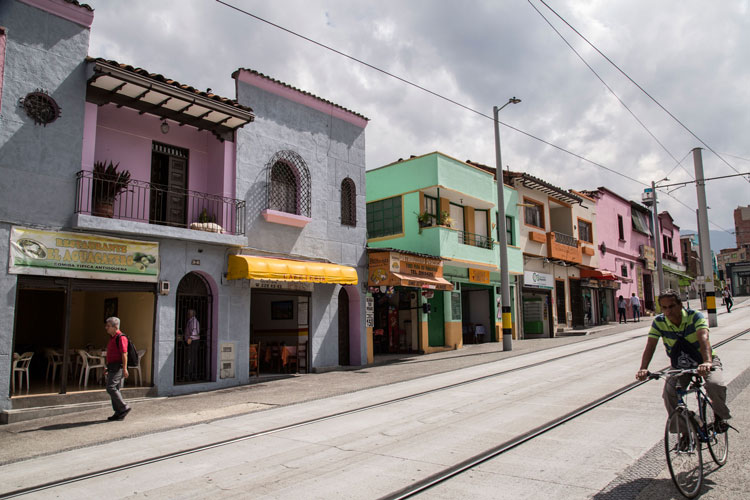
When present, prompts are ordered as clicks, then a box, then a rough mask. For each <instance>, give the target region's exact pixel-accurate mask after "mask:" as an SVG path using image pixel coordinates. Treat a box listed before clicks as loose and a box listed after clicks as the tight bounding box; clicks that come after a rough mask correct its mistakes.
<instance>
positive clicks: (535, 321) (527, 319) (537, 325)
mask: <svg viewBox="0 0 750 500" xmlns="http://www.w3.org/2000/svg"><path fill="white" fill-rule="evenodd" d="M551 306H552V296H551V293H550V292H548V291H546V290H539V289H533V290H532V289H529V288H526V289H524V291H523V296H522V314H523V338H532V339H533V338H540V337H553V336H554V335H553V330H552V308H551Z"/></svg>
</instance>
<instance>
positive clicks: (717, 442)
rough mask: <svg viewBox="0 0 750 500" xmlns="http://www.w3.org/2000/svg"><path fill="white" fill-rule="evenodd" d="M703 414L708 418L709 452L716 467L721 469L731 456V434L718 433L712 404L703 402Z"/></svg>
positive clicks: (726, 432)
mask: <svg viewBox="0 0 750 500" xmlns="http://www.w3.org/2000/svg"><path fill="white" fill-rule="evenodd" d="M703 414H704V415H705V416H706V433H707V434H708V435H707V437H708V452H709V453H711V458H713V459H714V462H716V465H718V466H719V467H721V466H722V465H724V464H725V463H727V457H728V456H729V432H728V431H726V430H725V431H724V432H717V431H716V428H715V427H714V422H716V415H715V414H714V409H713V407H712V406H711V404H710V403H708V402H707V401H705V400H704V401H703Z"/></svg>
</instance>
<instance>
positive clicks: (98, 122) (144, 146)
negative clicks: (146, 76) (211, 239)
mask: <svg viewBox="0 0 750 500" xmlns="http://www.w3.org/2000/svg"><path fill="white" fill-rule="evenodd" d="M161 123H162V120H161V119H159V118H158V117H156V116H152V115H149V114H144V115H139V114H138V112H137V111H135V110H132V109H128V108H117V107H116V106H114V105H111V104H108V105H105V106H101V107H99V106H96V105H94V104H90V103H87V104H86V118H85V123H84V152H83V161H82V168H83V169H84V170H91V169H92V168H93V163H94V162H95V161H106V162H109V161H110V160H111V161H113V162H115V163H118V162H119V163H120V168H121V169H127V170H129V171H130V174H131V179H133V180H140V181H144V182H150V181H151V150H152V141H157V142H161V143H164V144H169V145H172V146H177V147H180V148H184V149H187V150H189V162H188V189H189V190H191V191H197V192H200V193H208V194H213V195H218V196H223V197H229V198H234V197H235V176H236V174H235V148H234V143H233V142H229V141H224V142H221V141H219V140H218V139H217V138H216V137H215V136H214V135H213V134H211V133H210V132H207V131H198V130H197V129H196V128H193V127H190V126H187V125H186V126H183V127H180V126H179V124H178V123H175V122H171V121H169V120H167V123H168V124H169V127H170V128H169V132H168V133H166V134H163V133H162V132H161V128H160V127H161ZM92 143H93V156H92V153H91V151H92V147H91V145H92ZM118 203H119V202H118ZM145 203H148V200H146V201H145ZM190 206H191V204H190V203H188V207H190ZM216 215H217V216H218V217H220V219H224V218H225V217H226V215H227V214H225V217H221V214H220V213H219V214H216ZM197 217H198V214H197V213H196V214H194V213H189V214H188V221H189V222H190V221H194V220H197ZM217 222H219V223H220V224H221V223H230V224H231V221H226V220H217Z"/></svg>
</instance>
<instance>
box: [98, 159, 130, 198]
mask: <svg viewBox="0 0 750 500" xmlns="http://www.w3.org/2000/svg"><path fill="white" fill-rule="evenodd" d="M119 166H120V164H119V163H117V164H116V165H115V164H113V163H112V162H111V161H110V162H109V165H107V164H106V163H105V162H102V161H98V162H95V163H94V171H93V174H94V183H93V192H94V197H95V198H96V199H99V200H102V201H108V202H112V201H114V200H115V198H117V195H119V194H120V193H121V192H123V191H125V190H126V189H127V188H128V184H130V172H129V171H127V170H122V171H120V172H118V171H117V168H118V167H119Z"/></svg>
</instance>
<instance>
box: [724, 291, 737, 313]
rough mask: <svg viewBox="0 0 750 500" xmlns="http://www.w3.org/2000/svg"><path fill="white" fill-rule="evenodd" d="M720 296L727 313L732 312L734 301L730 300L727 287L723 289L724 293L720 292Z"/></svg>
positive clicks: (730, 295) (730, 296)
mask: <svg viewBox="0 0 750 500" xmlns="http://www.w3.org/2000/svg"><path fill="white" fill-rule="evenodd" d="M721 296H722V297H724V304H725V305H726V306H727V312H728V313H730V312H732V306H733V305H734V301H733V300H732V292H730V291H729V285H727V286H725V287H724V291H722V292H721Z"/></svg>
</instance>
